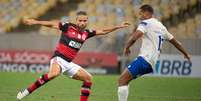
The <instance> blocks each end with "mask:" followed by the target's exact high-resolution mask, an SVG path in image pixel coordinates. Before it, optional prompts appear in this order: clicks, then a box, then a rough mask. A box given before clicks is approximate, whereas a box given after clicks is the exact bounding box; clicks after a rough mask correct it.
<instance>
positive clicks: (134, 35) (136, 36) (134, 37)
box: [124, 30, 143, 55]
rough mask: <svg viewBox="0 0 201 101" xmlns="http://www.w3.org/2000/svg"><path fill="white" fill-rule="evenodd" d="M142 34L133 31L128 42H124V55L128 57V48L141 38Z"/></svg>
mask: <svg viewBox="0 0 201 101" xmlns="http://www.w3.org/2000/svg"><path fill="white" fill-rule="evenodd" d="M142 35H143V33H142V32H141V31H138V30H137V31H135V30H134V32H133V33H132V34H131V36H130V37H129V39H128V41H127V42H126V45H125V47H124V54H126V55H129V54H130V47H131V46H132V45H133V44H134V43H135V42H136V41H137V40H138V39H139V38H140V37H142Z"/></svg>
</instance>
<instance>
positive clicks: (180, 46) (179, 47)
mask: <svg viewBox="0 0 201 101" xmlns="http://www.w3.org/2000/svg"><path fill="white" fill-rule="evenodd" d="M169 42H170V43H171V44H173V45H174V46H175V47H176V48H177V49H178V50H179V51H180V52H181V53H183V54H184V58H186V59H188V61H190V59H191V57H190V55H189V54H188V52H187V51H186V50H185V49H184V47H183V46H182V45H181V43H180V42H179V41H177V40H176V39H175V38H172V39H171V40H169Z"/></svg>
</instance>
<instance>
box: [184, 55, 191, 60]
mask: <svg viewBox="0 0 201 101" xmlns="http://www.w3.org/2000/svg"><path fill="white" fill-rule="evenodd" d="M184 58H185V59H187V60H188V61H189V62H191V56H190V55H189V54H187V55H184Z"/></svg>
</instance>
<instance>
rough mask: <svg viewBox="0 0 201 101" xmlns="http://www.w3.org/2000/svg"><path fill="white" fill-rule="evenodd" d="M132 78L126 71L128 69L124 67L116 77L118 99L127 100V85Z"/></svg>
mask: <svg viewBox="0 0 201 101" xmlns="http://www.w3.org/2000/svg"><path fill="white" fill-rule="evenodd" d="M131 80H132V76H131V75H130V73H129V72H128V69H127V68H125V70H124V71H123V73H122V74H121V75H120V77H119V79H118V99H119V101H127V98H128V94H129V85H128V83H129V82H130V81H131Z"/></svg>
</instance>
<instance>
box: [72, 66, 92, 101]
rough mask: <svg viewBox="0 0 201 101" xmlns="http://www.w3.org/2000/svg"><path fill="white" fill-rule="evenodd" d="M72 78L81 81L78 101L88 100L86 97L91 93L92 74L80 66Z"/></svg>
mask: <svg viewBox="0 0 201 101" xmlns="http://www.w3.org/2000/svg"><path fill="white" fill-rule="evenodd" d="M73 79H76V80H81V81H83V84H82V87H81V89H80V93H81V95H80V101H88V97H89V95H90V93H91V90H90V89H91V86H92V76H91V74H89V73H88V72H87V71H86V70H84V69H83V68H80V69H79V70H78V72H77V73H76V74H75V75H74V76H73Z"/></svg>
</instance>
